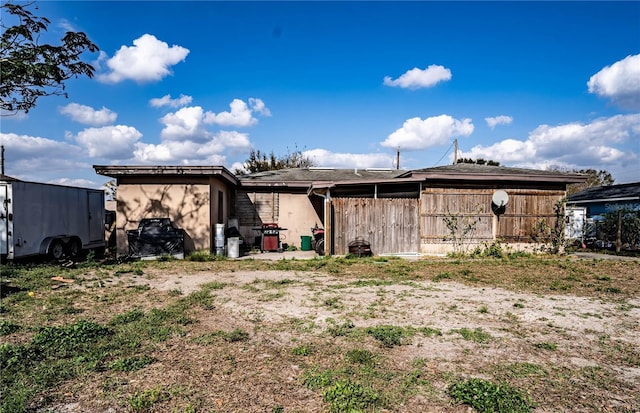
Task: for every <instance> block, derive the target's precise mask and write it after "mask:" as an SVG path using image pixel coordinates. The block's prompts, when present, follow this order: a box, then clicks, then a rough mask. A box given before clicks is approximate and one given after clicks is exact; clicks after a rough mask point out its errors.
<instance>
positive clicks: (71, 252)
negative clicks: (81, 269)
mask: <svg viewBox="0 0 640 413" xmlns="http://www.w3.org/2000/svg"><path fill="white" fill-rule="evenodd" d="M81 252H82V245H80V240H78V239H72V240H71V241H69V243H68V244H67V255H68V256H69V257H70V258H78V257H79V256H80V253H81Z"/></svg>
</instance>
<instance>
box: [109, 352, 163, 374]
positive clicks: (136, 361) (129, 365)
mask: <svg viewBox="0 0 640 413" xmlns="http://www.w3.org/2000/svg"><path fill="white" fill-rule="evenodd" d="M154 361H155V359H154V358H153V357H151V356H146V355H145V356H142V357H126V358H121V359H118V360H115V361H113V362H111V363H110V364H109V368H110V369H111V370H114V371H136V370H140V369H143V368H145V367H147V366H148V365H149V364H151V363H153V362H154Z"/></svg>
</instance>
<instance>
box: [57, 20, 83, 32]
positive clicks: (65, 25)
mask: <svg viewBox="0 0 640 413" xmlns="http://www.w3.org/2000/svg"><path fill="white" fill-rule="evenodd" d="M58 27H60V28H61V29H63V30H64V31H65V32H77V31H78V30H77V29H76V28H75V26H73V25H72V24H71V22H70V21H69V20H67V19H60V21H58Z"/></svg>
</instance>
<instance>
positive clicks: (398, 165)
mask: <svg viewBox="0 0 640 413" xmlns="http://www.w3.org/2000/svg"><path fill="white" fill-rule="evenodd" d="M396 169H400V147H399V146H398V150H397V151H396Z"/></svg>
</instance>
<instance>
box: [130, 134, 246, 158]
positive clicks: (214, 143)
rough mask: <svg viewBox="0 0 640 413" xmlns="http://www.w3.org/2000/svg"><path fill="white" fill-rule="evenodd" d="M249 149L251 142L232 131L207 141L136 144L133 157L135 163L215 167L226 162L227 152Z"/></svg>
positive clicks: (244, 136) (244, 135) (169, 141)
mask: <svg viewBox="0 0 640 413" xmlns="http://www.w3.org/2000/svg"><path fill="white" fill-rule="evenodd" d="M250 148H251V142H250V141H249V138H248V136H247V135H246V134H243V133H239V132H235V131H221V132H219V133H217V134H216V135H214V136H211V137H210V139H209V140H207V141H206V142H194V141H192V140H181V141H172V140H168V141H163V142H162V143H160V144H157V145H155V144H146V143H142V142H138V143H136V145H135V149H134V151H133V156H134V159H135V160H136V161H139V162H143V163H154V162H158V163H171V162H173V163H180V164H197V163H204V164H215V165H220V164H223V163H224V161H225V156H224V155H222V153H223V152H225V151H226V150H229V149H231V151H238V152H246V151H248V150H249V149H250Z"/></svg>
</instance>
